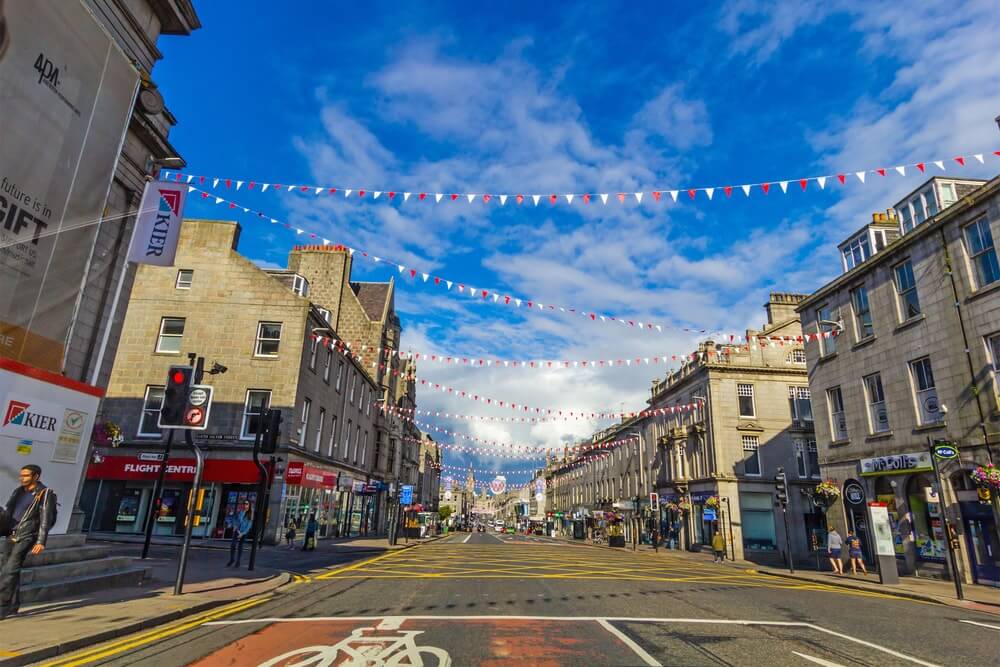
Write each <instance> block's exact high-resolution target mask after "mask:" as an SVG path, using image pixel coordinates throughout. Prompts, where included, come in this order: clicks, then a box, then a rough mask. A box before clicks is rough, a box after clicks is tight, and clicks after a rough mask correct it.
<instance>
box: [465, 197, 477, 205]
mask: <svg viewBox="0 0 1000 667" xmlns="http://www.w3.org/2000/svg"><path fill="white" fill-rule="evenodd" d="M465 196H466V197H468V198H469V203H470V204H471V203H472V201H473V200H474V199H475V198H476V195H465Z"/></svg>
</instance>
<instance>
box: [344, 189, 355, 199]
mask: <svg viewBox="0 0 1000 667" xmlns="http://www.w3.org/2000/svg"><path fill="white" fill-rule="evenodd" d="M352 192H354V190H344V198H345V199H346V198H347V197H350V196H351V193H352Z"/></svg>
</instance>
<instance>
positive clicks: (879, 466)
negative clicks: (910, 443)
mask: <svg viewBox="0 0 1000 667" xmlns="http://www.w3.org/2000/svg"><path fill="white" fill-rule="evenodd" d="M933 469H934V467H933V464H932V463H931V454H930V452H916V453H913V454H893V455H891V456H876V457H875V458H871V459H861V474H862V476H865V477H871V476H874V475H902V474H905V473H910V472H921V471H925V470H926V471H930V470H933Z"/></svg>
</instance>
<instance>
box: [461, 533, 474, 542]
mask: <svg viewBox="0 0 1000 667" xmlns="http://www.w3.org/2000/svg"><path fill="white" fill-rule="evenodd" d="M471 539H472V533H469V534H468V535H466V536H465V539H464V540H462V544H465V543H466V542H468V541H469V540H471Z"/></svg>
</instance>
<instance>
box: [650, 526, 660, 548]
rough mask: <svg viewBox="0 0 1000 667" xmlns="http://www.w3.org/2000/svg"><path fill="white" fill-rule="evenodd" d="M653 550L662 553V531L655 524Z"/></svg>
mask: <svg viewBox="0 0 1000 667" xmlns="http://www.w3.org/2000/svg"><path fill="white" fill-rule="evenodd" d="M652 536H653V551H655V552H656V553H660V531H659V529H658V528H656V527H655V526H654V527H653V533H652Z"/></svg>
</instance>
